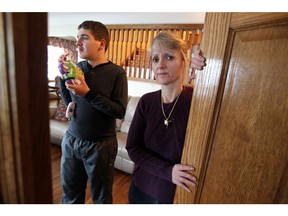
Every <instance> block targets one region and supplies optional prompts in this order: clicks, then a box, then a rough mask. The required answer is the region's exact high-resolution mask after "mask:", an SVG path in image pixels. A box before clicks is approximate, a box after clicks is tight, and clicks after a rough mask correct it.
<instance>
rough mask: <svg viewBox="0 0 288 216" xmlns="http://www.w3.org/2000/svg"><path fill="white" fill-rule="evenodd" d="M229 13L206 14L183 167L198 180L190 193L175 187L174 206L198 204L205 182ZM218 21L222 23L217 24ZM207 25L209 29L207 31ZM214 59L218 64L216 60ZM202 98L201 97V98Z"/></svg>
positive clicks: (227, 32)
mask: <svg viewBox="0 0 288 216" xmlns="http://www.w3.org/2000/svg"><path fill="white" fill-rule="evenodd" d="M230 18H231V14H230V13H207V14H206V20H205V26H204V28H205V32H204V34H203V39H202V42H201V46H200V47H201V49H202V50H204V51H205V57H206V59H207V66H206V67H205V69H204V70H203V71H202V72H201V73H198V75H197V79H196V80H195V89H194V92H193V100H192V104H191V109H190V115H189V120H188V126H187V132H186V138H185V145H184V149H183V155H182V161H181V163H182V164H190V165H193V166H194V167H196V171H195V172H193V174H195V176H197V178H198V186H197V189H196V188H191V191H192V193H188V192H186V191H185V190H184V189H182V188H180V187H178V186H177V189H176V194H175V198H174V203H178V204H180V203H182V204H183V203H198V202H199V197H200V194H201V191H202V186H203V183H204V179H205V170H206V163H207V160H208V158H209V157H208V155H209V149H210V146H209V143H210V142H209V140H210V139H211V137H209V134H211V128H212V127H213V120H214V119H215V116H213V111H214V107H215V106H216V103H217V101H216V96H217V94H218V90H219V86H220V77H221V76H222V75H221V73H222V68H223V65H224V62H223V59H224V55H225V49H226V41H227V37H228V34H229V24H230ZM219 20H221V21H219ZM207 26H208V27H209V28H207ZM215 59H217V61H215ZM202 95H205V98H204V97H201V96H202Z"/></svg>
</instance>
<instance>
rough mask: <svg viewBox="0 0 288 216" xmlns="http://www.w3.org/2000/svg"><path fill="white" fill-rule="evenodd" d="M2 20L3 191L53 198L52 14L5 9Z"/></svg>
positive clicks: (30, 198) (11, 199)
mask: <svg viewBox="0 0 288 216" xmlns="http://www.w3.org/2000/svg"><path fill="white" fill-rule="evenodd" d="M0 21H1V22H0V23H1V24H0V25H1V26H0V32H1V37H0V40H1V41H0V42H1V44H2V45H3V46H2V45H1V47H6V49H5V50H3V51H2V49H1V52H3V53H2V54H3V55H2V59H1V64H0V68H1V69H3V70H1V77H0V78H1V81H0V82H1V87H0V88H1V98H0V104H1V113H0V115H1V118H0V121H1V124H0V125H1V143H0V144H1V155H0V161H1V165H0V166H1V191H0V192H1V196H2V199H3V202H4V203H26V204H28V203H34V204H37V203H52V183H51V159H50V156H51V155H50V152H51V145H50V137H49V110H48V86H47V82H48V80H47V71H46V65H47V43H46V41H47V14H46V13H4V14H1V18H0ZM31 26H33V28H31ZM19 35H21V37H19ZM6 62H7V65H6V64H5V63H6ZM2 78H3V79H2ZM3 111H4V112H3ZM2 136H3V137H2Z"/></svg>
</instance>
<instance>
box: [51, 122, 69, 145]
mask: <svg viewBox="0 0 288 216" xmlns="http://www.w3.org/2000/svg"><path fill="white" fill-rule="evenodd" d="M49 126H50V141H51V143H54V144H58V145H61V142H62V138H63V137H64V134H65V133H66V131H67V130H68V127H69V122H68V121H66V122H63V121H58V120H55V119H50V124H49Z"/></svg>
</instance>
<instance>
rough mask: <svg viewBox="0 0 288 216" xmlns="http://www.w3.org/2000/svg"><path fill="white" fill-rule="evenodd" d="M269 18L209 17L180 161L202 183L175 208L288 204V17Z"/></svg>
mask: <svg viewBox="0 0 288 216" xmlns="http://www.w3.org/2000/svg"><path fill="white" fill-rule="evenodd" d="M265 15H266V16H265ZM265 15H264V14H263V13H248V14H246V13H231V14H229V13H228V14H227V13H207V15H206V20H205V26H204V29H205V31H204V35H203V40H202V42H201V49H202V50H203V51H204V54H205V56H206V57H207V68H205V69H204V71H203V72H201V73H198V75H197V79H196V83H195V91H194V95H193V99H192V104H191V110H190V116H189V123H188V128H187V133H186V142H185V146H184V150H183V158H182V163H184V164H191V165H193V166H195V167H196V171H195V172H194V173H195V175H196V176H197V177H198V181H199V182H198V187H197V189H194V188H192V193H187V192H185V191H184V190H182V189H181V188H179V187H177V190H176V195H175V199H174V201H175V203H288V174H287V173H288V170H287V169H288V130H287V128H288V94H287V92H288V73H287V68H288V62H287V56H288V47H287V46H288V40H287V37H288V33H287V29H288V16H287V14H286V15H285V14H283V13H281V14H276V15H275V14H274V13H267V14H265ZM230 18H231V19H230Z"/></svg>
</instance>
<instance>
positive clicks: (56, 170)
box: [51, 145, 131, 204]
mask: <svg viewBox="0 0 288 216" xmlns="http://www.w3.org/2000/svg"><path fill="white" fill-rule="evenodd" d="M51 154H52V155H51V159H52V181H53V182H52V187H53V188H52V189H53V203H54V204H60V203H61V187H60V159H61V148H60V147H59V146H56V145H52V150H51ZM130 179H131V175H130V174H128V173H125V172H123V171H120V170H117V169H115V177H114V184H113V204H128V189H129V185H130ZM85 203H86V204H92V199H91V196H90V192H89V185H87V190H86V201H85Z"/></svg>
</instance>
